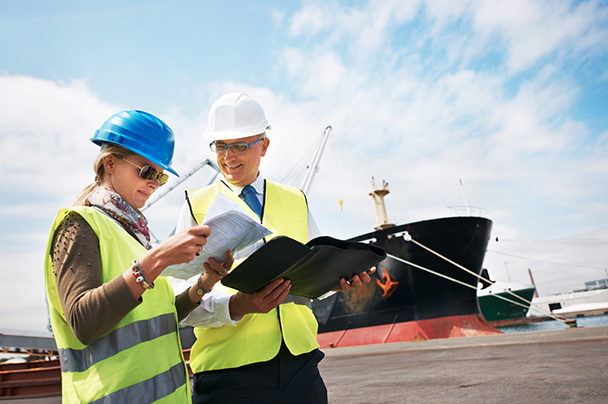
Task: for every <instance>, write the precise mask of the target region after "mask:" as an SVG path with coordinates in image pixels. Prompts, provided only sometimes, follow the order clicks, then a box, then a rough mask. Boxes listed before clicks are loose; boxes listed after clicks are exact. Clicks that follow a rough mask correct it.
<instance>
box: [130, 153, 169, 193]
mask: <svg viewBox="0 0 608 404" xmlns="http://www.w3.org/2000/svg"><path fill="white" fill-rule="evenodd" d="M121 160H122V161H126V162H127V163H129V164H131V165H132V166H134V167H137V168H139V177H140V178H142V179H144V180H146V181H149V180H153V179H155V178H156V181H158V186H159V187H160V186H163V185H165V184H166V183H167V181H168V180H169V175H168V174H165V173H161V172H158V171H157V170H156V168H154V167H152V166H151V165H148V164H146V165H145V166H143V167H140V166H138V165H137V164H135V163H133V162H131V161H129V160H125V159H121Z"/></svg>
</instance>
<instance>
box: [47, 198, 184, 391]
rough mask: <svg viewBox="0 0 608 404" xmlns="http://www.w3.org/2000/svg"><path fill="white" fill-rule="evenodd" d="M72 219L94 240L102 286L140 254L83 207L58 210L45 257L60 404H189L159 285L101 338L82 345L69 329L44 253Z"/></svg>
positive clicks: (165, 295) (166, 298) (172, 313)
mask: <svg viewBox="0 0 608 404" xmlns="http://www.w3.org/2000/svg"><path fill="white" fill-rule="evenodd" d="M70 211H75V212H77V213H78V214H79V215H80V216H82V217H83V218H84V219H85V220H86V221H87V222H88V223H89V225H90V226H91V227H92V229H93V231H95V234H96V235H97V237H98V238H99V250H100V254H101V263H102V267H103V282H104V283H106V282H109V281H110V280H112V279H114V278H116V277H117V276H120V275H121V274H122V273H123V272H124V271H125V270H126V269H127V268H129V267H130V266H131V263H132V261H133V260H134V259H137V258H139V257H141V256H142V255H143V254H144V253H145V252H146V249H145V248H144V247H143V246H142V245H141V244H140V243H139V242H137V241H136V240H135V239H134V238H133V237H132V236H130V235H129V234H128V233H127V232H126V231H125V229H124V228H123V227H122V226H121V225H120V224H119V223H118V222H116V221H115V220H114V219H111V218H110V217H108V216H107V215H105V214H104V213H102V212H101V211H99V210H97V209H95V208H91V207H83V206H80V207H73V208H70V209H69V210H68V209H62V210H60V211H59V213H58V214H57V216H56V218H55V221H54V223H53V226H52V229H51V232H50V235H49V239H48V242H47V248H46V254H45V283H46V293H47V300H48V303H49V314H50V318H51V325H52V327H53V333H54V337H55V341H56V343H57V348H58V351H59V358H60V361H61V378H62V381H61V383H62V398H63V402H64V403H104V402H106V400H110V401H111V402H116V403H143V402H146V403H152V402H154V403H190V402H191V397H190V384H189V382H188V371H187V368H186V362H185V361H184V357H183V354H182V348H181V343H180V339H179V334H178V332H177V329H178V325H177V313H176V309H175V294H174V292H173V288H172V287H171V284H170V282H169V281H168V280H167V279H166V278H164V277H158V278H157V279H156V281H155V282H154V283H155V287H154V289H150V290H147V291H146V292H145V293H144V294H143V296H142V300H143V302H142V304H140V305H139V306H137V307H136V308H135V309H133V310H132V311H131V312H130V313H129V314H127V316H126V317H125V318H123V319H122V320H121V321H120V322H119V323H118V324H117V325H116V326H115V327H114V328H113V329H112V330H110V331H109V332H108V333H107V334H106V335H104V336H102V337H100V338H98V339H97V340H95V341H94V342H93V343H91V344H90V345H84V344H82V343H81V342H80V341H79V340H78V339H77V338H76V336H75V335H74V333H73V332H72V330H71V329H70V327H69V325H68V323H67V321H66V319H65V315H64V313H63V309H62V308H61V303H60V300H59V297H58V295H57V287H56V282H55V276H54V273H53V262H52V257H51V248H52V245H53V238H54V234H55V231H56V230H57V228H58V227H59V226H60V225H61V223H62V222H63V221H64V220H65V219H66V216H67V215H68V213H69V212H70Z"/></svg>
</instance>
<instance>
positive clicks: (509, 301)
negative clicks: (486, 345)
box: [477, 268, 538, 327]
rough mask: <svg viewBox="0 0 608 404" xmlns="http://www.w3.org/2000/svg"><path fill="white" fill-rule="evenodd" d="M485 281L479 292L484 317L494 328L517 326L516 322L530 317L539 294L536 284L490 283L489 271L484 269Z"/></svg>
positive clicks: (478, 296)
mask: <svg viewBox="0 0 608 404" xmlns="http://www.w3.org/2000/svg"><path fill="white" fill-rule="evenodd" d="M481 273H482V277H483V280H482V281H481V282H480V288H479V290H478V291H477V298H478V300H479V307H480V309H481V313H482V314H483V317H484V318H485V319H486V320H487V321H488V322H489V323H490V324H491V325H492V326H494V327H500V326H505V325H510V324H517V322H516V321H514V320H519V319H523V318H525V317H526V316H527V315H528V311H529V310H530V305H531V304H532V299H533V298H534V297H535V296H536V297H538V294H537V293H536V286H534V284H525V283H512V282H498V281H490V282H488V280H490V278H489V274H488V271H487V270H486V269H485V268H484V269H482V272H481Z"/></svg>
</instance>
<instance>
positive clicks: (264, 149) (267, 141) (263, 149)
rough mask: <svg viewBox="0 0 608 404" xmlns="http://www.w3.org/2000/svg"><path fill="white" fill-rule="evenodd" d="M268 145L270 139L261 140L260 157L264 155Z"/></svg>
mask: <svg viewBox="0 0 608 404" xmlns="http://www.w3.org/2000/svg"><path fill="white" fill-rule="evenodd" d="M268 145H270V139H268V138H265V139H264V140H262V152H261V153H260V155H261V156H262V157H264V155H265V154H266V150H268Z"/></svg>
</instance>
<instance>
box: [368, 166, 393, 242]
mask: <svg viewBox="0 0 608 404" xmlns="http://www.w3.org/2000/svg"><path fill="white" fill-rule="evenodd" d="M389 192H390V191H389V190H388V183H387V182H386V181H384V180H382V187H381V188H378V187H376V181H374V178H373V177H372V190H371V192H370V193H369V194H370V196H371V197H372V198H373V199H374V205H375V207H376V227H374V229H376V230H382V229H387V228H389V227H394V226H395V223H389V221H388V217H387V216H386V207H385V206H384V197H385V196H386V195H388V193H389Z"/></svg>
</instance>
